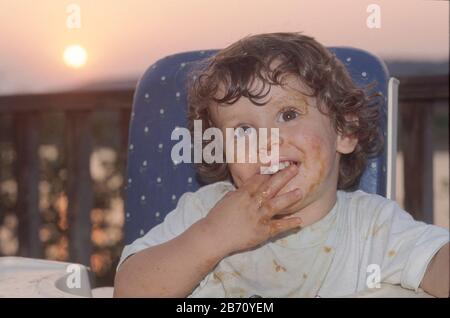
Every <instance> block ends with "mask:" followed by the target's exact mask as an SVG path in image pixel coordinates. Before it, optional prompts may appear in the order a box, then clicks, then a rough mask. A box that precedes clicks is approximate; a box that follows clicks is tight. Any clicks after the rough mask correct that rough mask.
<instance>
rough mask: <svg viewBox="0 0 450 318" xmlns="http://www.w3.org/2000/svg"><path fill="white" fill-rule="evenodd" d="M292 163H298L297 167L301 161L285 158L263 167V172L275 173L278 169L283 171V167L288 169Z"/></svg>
mask: <svg viewBox="0 0 450 318" xmlns="http://www.w3.org/2000/svg"><path fill="white" fill-rule="evenodd" d="M291 165H296V166H297V167H298V166H300V163H299V162H298V161H292V160H285V161H281V162H279V163H278V164H273V165H270V166H265V167H261V169H260V170H261V174H274V173H277V172H278V171H281V170H283V169H286V168H287V167H289V166H291Z"/></svg>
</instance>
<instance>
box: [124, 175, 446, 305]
mask: <svg viewBox="0 0 450 318" xmlns="http://www.w3.org/2000/svg"><path fill="white" fill-rule="evenodd" d="M232 190H235V187H234V186H233V185H232V184H231V183H229V182H217V183H214V184H211V185H208V186H205V187H202V188H200V189H199V190H197V191H196V192H195V193H192V192H187V193H185V194H183V195H182V196H181V197H180V200H179V202H178V205H177V207H176V208H175V209H174V210H173V211H172V212H170V213H169V214H168V215H167V216H166V218H165V219H164V222H163V223H161V224H159V225H158V226H156V227H154V228H153V229H151V230H150V231H149V232H148V233H147V234H145V235H144V236H143V237H141V238H139V239H137V240H135V241H134V242H133V243H132V244H130V245H127V246H126V247H125V248H124V250H123V252H122V256H121V259H120V262H119V266H120V264H121V263H122V262H123V261H124V260H125V259H126V258H127V257H128V256H130V255H132V254H134V253H137V252H139V251H141V250H143V249H145V248H148V247H150V246H154V245H158V244H161V243H163V242H166V241H168V240H171V239H173V238H174V237H176V236H178V235H180V234H181V233H183V232H184V231H185V230H186V229H187V228H189V227H190V226H191V225H192V224H193V223H195V222H196V221H198V220H199V219H201V218H203V217H205V216H206V215H207V214H208V212H209V211H210V210H211V208H212V207H214V205H215V204H216V203H217V201H219V200H220V199H221V198H222V197H223V196H224V195H225V194H226V193H227V192H228V191H232ZM243 213H244V211H243ZM448 241H449V231H448V230H447V229H444V228H440V227H437V226H434V225H428V224H425V223H423V222H417V221H414V220H413V218H412V217H411V215H410V214H408V213H407V212H405V211H404V210H402V209H401V208H400V207H399V206H398V204H397V203H396V202H395V201H391V200H387V199H386V198H384V197H381V196H379V195H373V194H368V193H365V192H363V191H356V192H344V191H338V192H337V201H336V204H335V205H334V207H333V208H332V210H331V211H330V212H329V213H328V214H327V215H326V216H325V217H323V218H322V219H321V220H319V221H318V222H316V223H314V224H312V225H309V226H307V227H304V228H303V229H301V230H300V231H297V232H295V233H291V234H289V235H287V236H284V237H281V238H278V239H276V240H273V241H269V242H267V243H266V244H264V245H262V246H261V247H259V248H257V249H254V250H251V251H246V252H243V253H238V254H234V255H231V256H228V257H226V258H224V259H222V261H221V262H219V264H218V265H217V266H216V267H215V268H214V269H213V271H212V272H210V273H209V274H208V275H207V276H206V277H205V278H204V279H203V280H202V281H201V283H200V284H199V285H198V286H197V287H196V288H195V290H194V291H193V293H192V294H191V295H190V297H244V298H246V297H250V296H252V295H259V296H262V297H316V296H319V297H339V296H347V295H351V294H354V293H356V292H360V291H362V290H365V289H367V288H368V287H374V286H376V283H377V282H380V283H389V284H399V285H401V286H402V287H404V288H408V289H413V290H416V291H417V289H418V288H419V284H420V282H421V281H422V278H423V275H424V274H425V271H426V268H427V266H428V263H429V262H430V260H431V259H432V258H433V256H434V254H435V253H436V252H437V251H438V250H439V249H440V248H441V247H442V246H443V245H444V244H445V243H446V242H448Z"/></svg>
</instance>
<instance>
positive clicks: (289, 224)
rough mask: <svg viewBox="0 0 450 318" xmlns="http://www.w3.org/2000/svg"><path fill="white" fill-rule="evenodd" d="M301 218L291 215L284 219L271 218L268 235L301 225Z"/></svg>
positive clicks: (275, 234) (272, 235) (274, 234)
mask: <svg viewBox="0 0 450 318" xmlns="http://www.w3.org/2000/svg"><path fill="white" fill-rule="evenodd" d="M301 225H302V219H301V218H299V217H291V218H286V219H279V220H273V221H271V222H270V224H269V226H270V237H274V236H277V235H278V234H281V233H283V232H287V231H289V230H293V229H296V228H299V227H301Z"/></svg>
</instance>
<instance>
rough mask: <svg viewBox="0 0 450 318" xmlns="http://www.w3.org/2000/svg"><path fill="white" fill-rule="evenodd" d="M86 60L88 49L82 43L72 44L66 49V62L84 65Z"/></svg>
mask: <svg viewBox="0 0 450 318" xmlns="http://www.w3.org/2000/svg"><path fill="white" fill-rule="evenodd" d="M86 60H87V53H86V50H85V49H84V48H83V47H82V46H80V45H71V46H68V47H67V48H66V49H65V50H64V62H65V63H66V64H67V65H68V66H70V67H74V68H79V67H82V66H83V65H84V64H86Z"/></svg>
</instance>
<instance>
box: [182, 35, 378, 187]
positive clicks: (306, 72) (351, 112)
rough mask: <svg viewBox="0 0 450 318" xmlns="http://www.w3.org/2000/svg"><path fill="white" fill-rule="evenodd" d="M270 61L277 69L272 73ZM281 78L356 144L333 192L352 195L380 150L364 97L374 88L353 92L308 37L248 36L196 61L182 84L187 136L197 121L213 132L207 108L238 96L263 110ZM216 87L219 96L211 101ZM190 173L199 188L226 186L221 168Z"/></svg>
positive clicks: (372, 107) (372, 101)
mask: <svg viewBox="0 0 450 318" xmlns="http://www.w3.org/2000/svg"><path fill="white" fill-rule="evenodd" d="M275 61H277V62H278V61H279V63H277V64H276V66H275V67H272V65H273V64H272V63H273V62H275ZM286 75H295V76H296V77H297V78H298V79H299V80H300V81H301V82H302V83H303V84H306V86H307V87H308V88H310V92H311V93H310V94H307V95H308V96H312V97H315V98H317V99H318V100H319V101H320V102H319V103H318V105H317V106H318V107H319V106H321V105H325V109H322V107H319V110H320V111H321V112H322V113H323V114H326V115H328V116H329V118H330V119H331V122H332V124H333V126H334V128H335V130H336V132H338V133H341V134H343V135H354V136H355V137H356V138H357V139H358V144H357V146H356V148H355V150H354V151H353V152H352V153H350V154H344V155H342V156H341V160H340V167H339V179H338V189H342V190H350V189H354V188H355V187H356V186H357V185H358V183H359V179H360V177H361V174H362V172H363V170H364V168H365V166H366V163H367V159H368V158H370V157H372V156H376V155H377V154H378V153H379V151H380V150H381V149H382V146H383V139H382V134H381V131H380V129H379V120H380V116H381V110H380V107H379V105H380V102H379V99H378V98H379V97H380V95H381V94H380V93H378V92H377V93H369V92H370V91H371V90H372V87H373V86H374V84H372V85H369V86H368V87H366V88H364V89H362V88H358V87H356V85H355V84H354V83H353V81H352V79H351V77H350V75H349V74H348V72H347V70H346V68H345V66H344V65H343V64H342V63H341V62H340V61H339V60H338V59H337V58H336V57H335V55H334V54H332V53H331V52H330V51H329V50H327V49H326V48H325V47H324V46H323V45H321V44H320V43H318V42H317V41H316V40H314V38H312V37H309V36H305V35H302V34H301V33H298V32H294V33H269V34H259V35H253V36H248V37H245V38H243V39H241V40H239V41H238V42H236V43H234V44H232V45H230V46H228V47H227V48H225V49H223V50H220V51H219V52H217V53H216V54H214V55H213V56H211V57H209V58H207V59H204V60H202V61H201V62H200V63H199V64H198V65H197V66H196V67H195V68H194V69H193V71H192V74H191V76H190V78H191V80H190V81H189V82H188V120H189V122H188V126H189V129H190V130H191V132H193V122H194V120H201V121H202V129H203V131H204V130H206V129H208V128H209V127H214V123H213V121H212V120H211V116H210V113H209V106H210V105H212V103H218V104H219V105H223V106H225V105H230V104H233V103H235V102H236V101H237V100H239V98H241V97H242V96H243V97H246V98H248V99H249V100H251V101H252V103H254V104H255V105H264V103H260V102H258V100H260V99H263V98H264V97H265V96H267V94H268V93H269V91H270V86H271V85H281V86H283V78H284V76H286ZM255 79H258V80H260V81H261V82H262V83H263V87H262V88H261V89H260V90H258V91H257V92H254V91H252V85H253V83H254V81H255ZM220 85H222V87H224V89H225V95H224V96H223V97H222V98H217V97H216V94H217V93H218V90H219V86H220ZM266 85H268V87H269V90H268V91H266ZM265 91H266V92H265ZM264 92H265V93H264ZM204 143H206V142H204ZM196 168H197V172H198V175H199V177H200V180H201V181H203V182H204V183H212V182H217V181H223V180H227V179H228V180H231V181H232V178H231V176H230V172H229V170H228V167H227V164H226V163H212V164H208V163H205V162H203V163H201V164H197V165H196Z"/></svg>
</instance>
